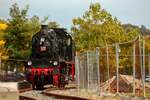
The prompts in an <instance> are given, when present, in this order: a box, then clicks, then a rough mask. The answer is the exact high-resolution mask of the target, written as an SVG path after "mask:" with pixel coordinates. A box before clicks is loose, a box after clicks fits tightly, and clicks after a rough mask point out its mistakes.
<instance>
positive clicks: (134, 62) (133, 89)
mask: <svg viewBox="0 0 150 100" xmlns="http://www.w3.org/2000/svg"><path fill="white" fill-rule="evenodd" d="M133 95H135V43H133Z"/></svg>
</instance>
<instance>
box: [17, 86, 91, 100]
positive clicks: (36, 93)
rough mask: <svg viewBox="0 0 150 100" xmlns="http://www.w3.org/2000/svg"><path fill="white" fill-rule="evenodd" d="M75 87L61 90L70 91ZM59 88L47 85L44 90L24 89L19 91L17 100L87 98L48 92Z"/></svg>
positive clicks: (83, 99)
mask: <svg viewBox="0 0 150 100" xmlns="http://www.w3.org/2000/svg"><path fill="white" fill-rule="evenodd" d="M72 89H75V87H72V86H71V87H66V88H65V89H62V90H67V91H70V90H72ZM54 90H59V91H61V89H58V88H56V87H52V86H51V87H48V88H46V89H44V90H24V91H23V92H21V93H20V96H19V100H89V99H85V98H81V97H74V96H67V95H63V94H61V95H60V94H56V93H50V91H54Z"/></svg>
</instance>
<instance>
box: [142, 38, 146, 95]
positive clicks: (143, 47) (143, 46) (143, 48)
mask: <svg viewBox="0 0 150 100" xmlns="http://www.w3.org/2000/svg"><path fill="white" fill-rule="evenodd" d="M142 51H143V52H142V53H143V56H142V57H143V59H142V60H143V61H142V62H143V93H144V97H145V96H146V94H145V39H144V37H143V45H142Z"/></svg>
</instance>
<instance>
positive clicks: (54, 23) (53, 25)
mask: <svg viewBox="0 0 150 100" xmlns="http://www.w3.org/2000/svg"><path fill="white" fill-rule="evenodd" d="M48 27H49V28H58V27H59V24H58V23H57V22H54V21H52V22H49V23H48Z"/></svg>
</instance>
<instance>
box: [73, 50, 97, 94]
mask: <svg viewBox="0 0 150 100" xmlns="http://www.w3.org/2000/svg"><path fill="white" fill-rule="evenodd" d="M97 57H98V56H97V53H96V51H87V52H84V53H81V54H79V55H78V56H77V57H76V67H78V68H76V71H77V72H76V75H77V77H78V78H77V84H78V89H86V90H87V91H89V92H94V93H95V92H97V91H98V89H99V83H98V74H99V73H98V72H99V71H98V60H97Z"/></svg>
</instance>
